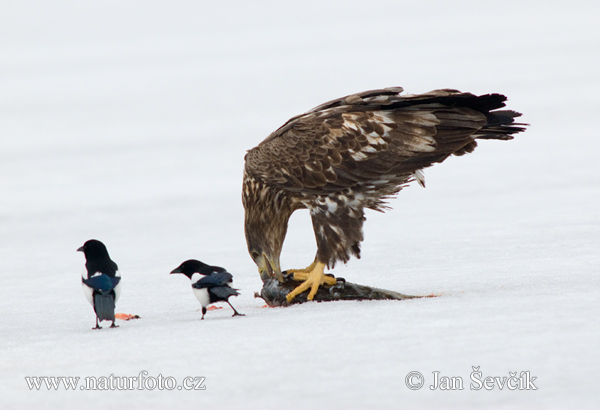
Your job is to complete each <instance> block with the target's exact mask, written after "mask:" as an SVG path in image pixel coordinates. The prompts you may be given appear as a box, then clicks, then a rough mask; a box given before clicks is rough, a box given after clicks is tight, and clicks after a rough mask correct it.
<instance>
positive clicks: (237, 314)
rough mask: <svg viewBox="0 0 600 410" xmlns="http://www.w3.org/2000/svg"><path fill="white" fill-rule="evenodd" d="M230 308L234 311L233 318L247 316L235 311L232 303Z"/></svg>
mask: <svg viewBox="0 0 600 410" xmlns="http://www.w3.org/2000/svg"><path fill="white" fill-rule="evenodd" d="M227 303H229V301H227ZM229 306H231V308H232V309H233V315H232V316H231V317H233V316H246V315H244V314H242V313H240V312H238V311H237V310H235V308H234V307H233V305H232V304H231V303H229Z"/></svg>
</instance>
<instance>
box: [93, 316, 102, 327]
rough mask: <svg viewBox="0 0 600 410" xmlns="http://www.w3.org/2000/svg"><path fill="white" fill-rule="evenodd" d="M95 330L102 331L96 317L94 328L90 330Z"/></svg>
mask: <svg viewBox="0 0 600 410" xmlns="http://www.w3.org/2000/svg"><path fill="white" fill-rule="evenodd" d="M95 329H102V327H101V326H100V324H99V323H98V316H96V327H93V328H92V330H95Z"/></svg>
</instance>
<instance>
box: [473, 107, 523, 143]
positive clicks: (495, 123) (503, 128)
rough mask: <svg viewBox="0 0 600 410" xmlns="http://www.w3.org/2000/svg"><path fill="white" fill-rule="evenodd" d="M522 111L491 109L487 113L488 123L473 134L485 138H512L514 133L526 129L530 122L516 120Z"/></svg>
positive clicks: (475, 136)
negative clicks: (524, 122)
mask: <svg viewBox="0 0 600 410" xmlns="http://www.w3.org/2000/svg"><path fill="white" fill-rule="evenodd" d="M520 116H521V113H519V112H516V111H512V110H499V111H490V112H489V113H487V114H486V119H487V124H486V125H485V126H484V127H483V128H482V129H481V130H479V131H478V132H477V133H476V134H474V135H473V137H474V138H477V139H484V140H511V139H513V138H514V136H513V134H517V133H519V132H522V131H525V127H526V126H527V125H528V124H523V123H518V122H515V118H517V117H520Z"/></svg>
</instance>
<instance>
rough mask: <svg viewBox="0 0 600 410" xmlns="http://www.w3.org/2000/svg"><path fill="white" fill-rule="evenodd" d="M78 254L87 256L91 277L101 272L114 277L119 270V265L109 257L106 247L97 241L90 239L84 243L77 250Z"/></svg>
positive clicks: (87, 265) (87, 266)
mask: <svg viewBox="0 0 600 410" xmlns="http://www.w3.org/2000/svg"><path fill="white" fill-rule="evenodd" d="M77 252H83V254H84V255H85V260H86V264H85V266H86V268H87V270H88V274H89V275H93V274H94V273H96V272H101V273H106V274H108V275H111V276H112V275H114V274H115V273H116V271H117V270H118V269H119V268H118V267H117V264H116V263H114V262H113V261H112V260H111V259H110V256H108V250H106V246H104V244H103V243H102V242H100V241H97V240H96V239H90V240H89V241H87V242H86V243H84V244H83V246H82V247H80V248H79V249H77Z"/></svg>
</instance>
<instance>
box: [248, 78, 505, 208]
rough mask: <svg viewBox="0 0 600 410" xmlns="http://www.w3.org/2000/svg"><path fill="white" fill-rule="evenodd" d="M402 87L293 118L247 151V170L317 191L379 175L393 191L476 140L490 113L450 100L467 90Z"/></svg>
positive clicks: (295, 188) (371, 179)
mask: <svg viewBox="0 0 600 410" xmlns="http://www.w3.org/2000/svg"><path fill="white" fill-rule="evenodd" d="M397 90H398V89H386V90H378V91H372V92H368V93H363V94H364V95H360V94H355V95H352V96H348V97H344V98H341V99H338V100H334V101H331V102H329V103H325V104H323V105H321V106H319V107H317V108H315V109H313V110H311V111H309V112H307V113H306V114H303V115H300V116H297V117H294V118H292V119H291V120H290V121H288V122H287V123H286V124H284V125H283V126H282V127H281V128H279V129H278V130H277V131H275V132H274V133H273V134H271V135H270V136H269V137H268V138H267V139H266V140H264V141H263V142H262V143H261V144H259V145H258V146H257V147H256V148H254V149H252V150H250V151H249V152H248V154H247V156H246V172H249V173H251V174H252V175H254V176H256V177H258V178H260V179H261V180H263V181H264V182H265V183H267V184H269V185H271V186H274V187H279V188H283V189H286V190H290V191H298V192H299V191H302V192H303V193H313V194H327V193H332V192H337V191H339V190H340V189H343V188H345V187H350V186H356V185H357V184H367V183H373V182H375V183H379V184H380V187H378V188H379V190H380V191H381V194H382V196H387V195H391V194H393V193H396V192H397V191H398V190H399V187H398V185H400V184H403V183H405V182H406V181H408V180H409V179H410V178H411V175H413V174H415V173H416V172H417V171H419V170H421V169H422V168H424V167H428V166H430V165H432V164H433V163H435V162H441V161H443V160H444V159H445V158H446V157H448V156H449V155H451V154H453V153H455V154H457V155H460V154H463V153H465V152H470V151H472V150H473V149H474V148H475V146H476V143H475V141H474V136H476V133H477V132H478V131H480V130H481V129H482V128H483V127H484V125H486V122H487V120H486V116H485V114H484V113H482V112H479V111H477V110H475V109H473V108H471V107H460V106H451V105H449V104H444V101H443V100H444V98H446V99H447V98H452V97H454V100H456V99H457V98H459V97H461V96H464V95H465V94H461V93H458V92H457V91H454V90H438V91H437V92H431V93H427V94H421V95H420V96H410V95H409V96H399V95H398V91H397ZM457 93H458V94H457ZM469 95H470V96H471V97H473V95H471V94H469ZM417 97H419V98H417ZM500 97H501V96H500ZM479 98H482V97H479ZM502 101H503V100H502ZM450 102H451V103H455V102H454V101H450ZM500 102H501V101H500ZM498 105H499V104H498V103H496V106H498ZM500 106H503V104H501V105H500Z"/></svg>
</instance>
